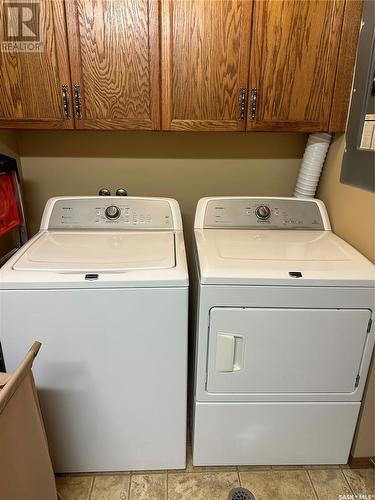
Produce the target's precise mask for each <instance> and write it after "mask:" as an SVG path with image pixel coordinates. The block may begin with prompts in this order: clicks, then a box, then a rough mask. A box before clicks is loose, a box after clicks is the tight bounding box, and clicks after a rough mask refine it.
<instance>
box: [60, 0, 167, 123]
mask: <svg viewBox="0 0 375 500" xmlns="http://www.w3.org/2000/svg"><path fill="white" fill-rule="evenodd" d="M65 5H66V16H67V26H68V40H69V54H70V64H71V77H72V87H73V88H72V92H73V98H74V114H75V123H76V128H86V129H93V128H95V129H101V128H102V129H127V128H129V129H159V128H160V94H159V92H160V90H159V89H160V81H159V32H158V29H159V15H158V10H159V8H158V1H157V0H95V1H93V0H66V1H65Z"/></svg>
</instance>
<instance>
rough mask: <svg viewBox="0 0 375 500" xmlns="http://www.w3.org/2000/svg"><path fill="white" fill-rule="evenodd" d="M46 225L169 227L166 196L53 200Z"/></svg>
mask: <svg viewBox="0 0 375 500" xmlns="http://www.w3.org/2000/svg"><path fill="white" fill-rule="evenodd" d="M48 228H49V229H122V230H124V229H139V230H146V229H173V228H174V221H173V215H172V210H171V206H170V204H169V203H168V201H167V200H155V199H142V198H139V199H135V198H127V197H119V196H117V197H114V196H113V197H109V196H98V197H95V198H87V199H84V198H81V199H74V198H70V199H69V198H66V199H61V200H57V201H56V202H55V203H54V205H53V208H52V212H51V215H50V218H49V221H48Z"/></svg>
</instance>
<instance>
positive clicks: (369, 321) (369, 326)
mask: <svg viewBox="0 0 375 500" xmlns="http://www.w3.org/2000/svg"><path fill="white" fill-rule="evenodd" d="M371 326H372V318H370V319H369V320H368V325H367V333H370V330H371Z"/></svg>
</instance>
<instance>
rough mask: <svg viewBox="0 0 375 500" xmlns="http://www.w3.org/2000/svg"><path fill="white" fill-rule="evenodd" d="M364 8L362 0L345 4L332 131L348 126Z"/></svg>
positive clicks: (341, 130)
mask: <svg viewBox="0 0 375 500" xmlns="http://www.w3.org/2000/svg"><path fill="white" fill-rule="evenodd" d="M362 8H363V1H362V0H347V2H346V5H345V13H344V22H343V26H342V33H341V43H340V51H339V57H338V63H337V70H336V81H335V89H334V92H333V102H332V109H331V117H330V122H329V130H330V132H344V131H345V128H346V119H347V114H348V108H349V101H350V95H351V89H352V82H353V73H354V67H355V60H356V54H357V45H358V37H359V30H360V26H361V19H362Z"/></svg>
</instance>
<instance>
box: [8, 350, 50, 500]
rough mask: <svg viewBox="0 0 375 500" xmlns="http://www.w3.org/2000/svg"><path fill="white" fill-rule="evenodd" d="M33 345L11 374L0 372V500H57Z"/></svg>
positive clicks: (35, 353)
mask: <svg viewBox="0 0 375 500" xmlns="http://www.w3.org/2000/svg"><path fill="white" fill-rule="evenodd" d="M40 346H41V344H40V343H39V342H34V344H33V346H32V347H31V349H30V350H29V352H28V353H27V355H26V357H25V359H24V360H23V361H22V363H21V364H20V366H19V367H18V368H17V370H16V371H15V372H14V373H0V498H1V500H56V499H57V492H56V485H55V478H54V474H53V469H52V464H51V459H50V456H49V451H48V444H47V438H46V434H45V431H44V425H43V420H42V415H41V412H40V407H39V402H38V396H37V393H36V389H35V384H34V378H33V375H32V372H31V367H32V364H33V361H34V358H35V356H36V355H37V354H38V351H39V349H40Z"/></svg>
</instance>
